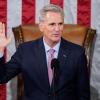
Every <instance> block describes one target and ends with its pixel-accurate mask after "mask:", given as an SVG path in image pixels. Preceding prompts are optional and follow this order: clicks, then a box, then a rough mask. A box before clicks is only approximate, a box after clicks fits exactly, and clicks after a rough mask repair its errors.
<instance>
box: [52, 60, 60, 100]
mask: <svg viewBox="0 0 100 100" xmlns="http://www.w3.org/2000/svg"><path fill="white" fill-rule="evenodd" d="M51 68H52V71H53V80H52V86H53V100H56V93H55V89H56V86H57V85H58V80H59V61H58V59H53V60H52V63H51ZM57 100H58V98H57Z"/></svg>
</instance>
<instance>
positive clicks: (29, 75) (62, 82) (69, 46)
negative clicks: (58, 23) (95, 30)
mask: <svg viewBox="0 0 100 100" xmlns="http://www.w3.org/2000/svg"><path fill="white" fill-rule="evenodd" d="M58 59H59V61H60V68H59V80H58V82H57V83H55V84H56V85H55V93H54V92H53V90H54V89H53V85H52V86H51V87H50V85H49V81H48V72H47V63H46V54H45V49H44V44H43V41H42V39H38V40H35V41H31V42H27V43H24V44H22V45H20V46H19V48H18V50H17V52H16V53H15V54H14V56H13V57H12V58H11V60H10V62H8V63H6V64H4V63H3V58H1V59H0V83H6V82H7V81H9V80H10V79H11V78H13V77H15V76H16V75H17V74H19V73H22V75H23V79H24V96H23V100H90V90H89V78H88V71H87V64H86V57H85V54H84V49H83V48H81V47H80V46H78V45H76V44H73V43H70V42H68V41H65V40H64V39H62V40H61V45H60V49H59V54H58ZM54 97H55V99H53V98H54Z"/></svg>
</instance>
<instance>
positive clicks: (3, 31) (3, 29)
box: [2, 23, 5, 34]
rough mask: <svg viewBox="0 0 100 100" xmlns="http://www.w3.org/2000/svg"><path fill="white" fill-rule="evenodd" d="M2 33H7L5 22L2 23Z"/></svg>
mask: <svg viewBox="0 0 100 100" xmlns="http://www.w3.org/2000/svg"><path fill="white" fill-rule="evenodd" d="M2 33H3V34H5V24H4V23H3V24H2Z"/></svg>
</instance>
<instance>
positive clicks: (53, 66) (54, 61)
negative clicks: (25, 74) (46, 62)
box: [51, 58, 59, 70]
mask: <svg viewBox="0 0 100 100" xmlns="http://www.w3.org/2000/svg"><path fill="white" fill-rule="evenodd" d="M51 69H52V70H53V69H59V60H58V59H57V58H54V59H52V61H51Z"/></svg>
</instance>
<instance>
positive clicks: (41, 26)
mask: <svg viewBox="0 0 100 100" xmlns="http://www.w3.org/2000/svg"><path fill="white" fill-rule="evenodd" d="M39 29H40V31H41V32H43V30H44V25H43V23H42V22H41V23H39Z"/></svg>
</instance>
